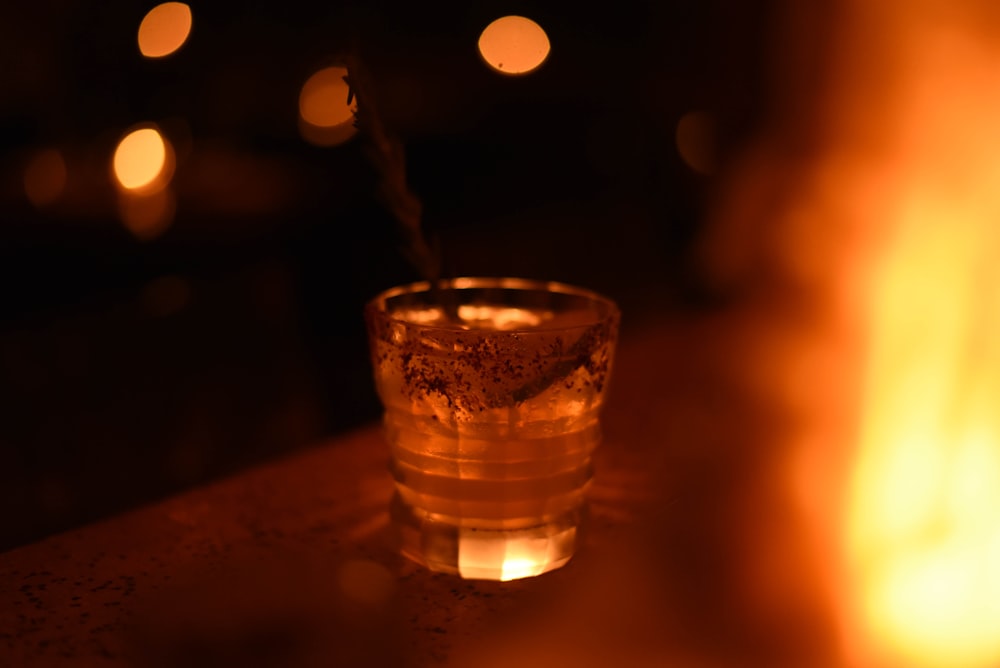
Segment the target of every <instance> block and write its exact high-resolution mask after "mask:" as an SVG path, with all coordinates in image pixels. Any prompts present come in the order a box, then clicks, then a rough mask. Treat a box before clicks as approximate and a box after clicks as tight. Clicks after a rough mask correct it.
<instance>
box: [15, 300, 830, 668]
mask: <svg viewBox="0 0 1000 668" xmlns="http://www.w3.org/2000/svg"><path fill="white" fill-rule="evenodd" d="M761 322H762V321H761V319H760V318H759V317H756V316H754V317H753V318H747V317H744V316H740V315H735V316H733V315H726V316H718V315H713V316H708V317H704V318H700V319H699V318H688V319H685V320H672V319H669V318H664V319H662V320H655V319H654V320H651V321H648V322H643V323H640V324H633V325H631V326H627V327H626V328H625V329H624V331H623V336H622V340H621V343H620V347H619V353H618V358H617V360H616V362H615V370H614V376H613V379H612V385H611V388H610V399H609V403H608V405H607V408H606V411H605V413H604V431H605V442H604V444H603V445H602V447H601V448H600V449H599V450H598V453H597V455H596V458H595V466H596V477H595V482H594V485H593V487H592V490H591V510H592V521H591V531H590V532H589V534H588V537H587V541H586V544H585V545H584V547H583V549H582V550H581V551H580V552H579V554H578V555H577V556H576V557H575V558H574V559H573V560H572V561H571V562H570V563H569V564H568V565H566V566H565V567H563V568H561V569H558V570H556V571H554V572H552V573H549V574H546V575H543V576H541V577H537V578H529V579H525V580H518V581H514V582H508V583H496V582H480V581H464V580H461V579H459V578H456V577H452V576H446V575H441V574H432V573H429V572H426V571H424V570H423V569H421V568H419V567H417V566H415V565H414V564H412V563H410V562H409V561H407V560H406V559H404V558H401V557H399V556H398V555H397V554H396V553H395V551H394V550H393V549H392V546H391V544H390V543H389V541H388V538H387V532H386V529H387V524H388V515H387V512H386V508H387V502H388V499H389V495H390V492H391V481H390V479H389V477H388V473H387V471H386V468H385V458H386V450H385V446H384V444H383V442H382V436H381V432H380V429H379V427H378V425H370V426H366V427H364V428H361V429H358V430H355V431H352V432H349V433H346V434H343V435H340V436H338V437H336V438H334V439H332V440H331V441H329V442H326V443H318V444H316V445H315V446H314V447H311V448H308V449H306V450H304V451H301V452H298V453H296V454H293V455H291V456H289V457H286V458H284V459H280V460H277V461H272V462H270V463H267V464H266V465H263V466H260V467H257V468H254V469H252V470H249V471H246V472H243V473H240V474H237V475H235V476H233V477H230V478H227V479H224V480H221V481H217V482H215V483H212V484H210V485H206V486H203V487H200V488H197V489H194V490H191V491H189V492H186V493H183V494H181V495H179V496H176V497H174V498H170V499H168V500H165V501H163V502H159V503H156V504H153V505H150V506H146V507H142V508H138V509H135V510H133V511H130V512H128V513H125V514H122V515H120V516H117V517H113V518H111V519H108V520H106V521H102V522H99V523H96V524H93V525H89V526H85V527H82V528H80V529H77V530H73V531H69V532H67V533H63V534H59V535H56V536H52V537H50V538H47V539H45V540H42V541H40V542H36V543H33V544H30V545H26V546H23V547H19V548H16V549H13V550H11V551H8V552H6V553H3V554H0V666H19V667H24V668H28V667H31V666H62V665H65V666H202V665H204V666H220V665H240V666H272V665H273V666H320V665H322V666H331V665H345V666H346V665H350V666H414V667H422V666H469V665H476V666H493V665H496V666H500V665H502V664H503V665H507V664H510V663H511V662H512V661H516V662H517V663H518V664H520V667H522V668H523V667H525V666H536V665H537V666H542V665H549V666H551V665H572V664H576V665H578V666H585V667H586V666H608V665H630V666H644V665H688V666H703V665H704V666H727V665H732V666H756V665H761V666H765V665H766V666H772V667H773V666H782V665H788V666H805V665H808V666H823V665H834V662H833V660H832V659H829V658H827V657H832V656H833V655H834V654H835V651H834V645H835V643H834V634H833V632H832V624H831V623H830V621H829V616H828V611H827V609H826V606H825V605H823V604H822V603H821V601H822V598H821V595H820V593H818V592H819V590H820V589H821V587H818V586H817V577H816V568H815V564H814V563H813V561H811V560H810V559H809V558H808V555H807V550H806V548H805V547H804V546H805V545H807V542H806V541H804V540H803V539H802V535H803V534H802V532H801V530H800V529H801V526H800V525H801V521H800V519H799V518H798V515H797V510H796V505H795V503H794V502H793V500H792V492H791V491H790V490H789V489H788V486H787V485H786V484H784V479H783V478H781V475H782V474H781V471H782V470H783V469H782V462H783V461H784V453H786V451H787V450H788V445H787V444H788V443H789V442H790V440H792V439H791V437H790V435H789V434H790V429H791V427H790V425H791V424H792V423H793V421H790V420H788V419H786V418H787V415H786V413H787V409H786V408H785V407H782V406H781V405H780V402H776V401H772V400H771V399H769V398H768V397H767V396H766V393H761V392H760V391H759V388H757V387H756V386H755V385H754V383H755V382H757V381H756V380H755V379H759V378H760V377H761V374H760V373H759V372H755V371H753V370H752V369H750V368H749V367H748V362H747V360H750V365H751V366H753V365H757V366H759V365H760V364H763V363H764V362H763V361H762V360H766V359H767V358H766V356H763V357H762V353H761V343H760V342H761V341H773V340H774V337H773V336H771V334H772V332H769V331H767V328H766V327H765V328H762V327H761ZM733 328H736V330H737V331H738V332H739V333H740V336H736V337H734V336H733ZM720 333H723V334H720ZM734 342H735V343H734ZM768 345H771V344H768ZM770 349H772V350H773V349H774V348H773V346H772V347H771V348H770ZM750 353H752V354H750ZM758 371H759V370H758ZM764 375H766V374H764Z"/></svg>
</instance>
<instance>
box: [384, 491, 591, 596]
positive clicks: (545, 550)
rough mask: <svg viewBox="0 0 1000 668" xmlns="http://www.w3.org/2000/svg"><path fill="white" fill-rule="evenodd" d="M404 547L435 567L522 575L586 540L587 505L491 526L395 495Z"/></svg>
mask: <svg viewBox="0 0 1000 668" xmlns="http://www.w3.org/2000/svg"><path fill="white" fill-rule="evenodd" d="M391 514H392V524H393V529H394V533H395V538H396V540H397V542H398V545H399V549H400V551H401V552H402V553H403V555H405V556H406V557H408V558H410V559H412V560H413V561H415V562H417V563H418V564H421V565H422V566H424V567H426V568H428V569H429V570H432V571H435V572H439V573H449V574H452V575H458V576H459V577H461V578H464V579H469V580H500V581H507V580H517V579H519V578H526V577H532V576H535V575H541V574H542V573H547V572H549V571H552V570H555V569H557V568H560V567H562V566H564V565H566V563H568V562H569V560H570V559H571V558H572V557H573V554H574V553H575V552H576V550H577V548H578V546H579V545H580V544H581V538H582V530H581V529H582V525H583V515H584V512H583V508H580V509H576V510H574V511H571V512H569V513H564V514H563V515H561V516H559V517H558V518H555V519H552V520H548V519H547V521H545V522H544V523H541V524H535V525H531V526H518V527H517V528H502V527H497V526H496V524H497V523H496V522H490V523H489V524H488V525H486V526H481V525H476V524H474V521H472V522H470V521H468V520H464V521H462V523H459V522H457V521H456V520H455V518H448V517H442V516H434V515H432V514H430V513H427V512H424V511H421V510H420V509H419V508H414V507H412V506H408V505H406V504H404V503H403V502H402V501H401V500H400V498H399V496H398V495H397V496H396V497H394V498H393V501H392V512H391Z"/></svg>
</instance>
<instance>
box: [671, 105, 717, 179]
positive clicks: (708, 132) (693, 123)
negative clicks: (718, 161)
mask: <svg viewBox="0 0 1000 668" xmlns="http://www.w3.org/2000/svg"><path fill="white" fill-rule="evenodd" d="M675 141H676V142H677V153H678V154H679V155H680V156H681V159H682V160H683V161H684V163H685V164H686V165H687V166H688V167H690V168H691V169H692V170H694V171H696V172H698V173H699V174H711V173H712V172H713V171H715V124H714V122H713V119H712V117H711V115H709V114H708V113H706V112H703V111H690V112H688V113H686V114H684V115H683V116H681V118H680V120H678V121H677V132H676V134H675Z"/></svg>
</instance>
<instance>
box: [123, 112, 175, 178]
mask: <svg viewBox="0 0 1000 668" xmlns="http://www.w3.org/2000/svg"><path fill="white" fill-rule="evenodd" d="M171 158H172V151H171V150H170V146H169V144H168V143H167V141H166V140H165V139H164V138H163V135H161V134H160V132H159V130H157V129H156V128H153V127H144V128H139V129H137V130H133V131H132V132H130V133H128V134H127V135H125V137H123V138H122V140H121V141H120V142H118V147H117V148H116V149H115V155H114V159H113V161H112V168H113V172H114V176H115V179H116V181H117V183H118V184H119V185H120V186H121V187H122V188H125V189H126V190H156V189H158V188H162V187H163V186H164V185H166V182H167V181H169V179H170V176H171V174H170V171H171V170H170V168H171Z"/></svg>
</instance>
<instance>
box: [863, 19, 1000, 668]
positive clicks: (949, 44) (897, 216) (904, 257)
mask: <svg viewBox="0 0 1000 668" xmlns="http://www.w3.org/2000/svg"><path fill="white" fill-rule="evenodd" d="M932 4H933V3H932ZM904 11H909V6H907V7H906V9H905V10H904ZM923 18H925V19H926V18H927V17H923ZM977 33H979V31H978V30H976V31H973V30H968V31H962V30H956V26H948V27H947V28H942V27H941V26H940V25H938V22H937V20H936V19H935V20H933V21H930V22H928V23H927V24H923V23H916V24H910V25H909V26H908V28H907V30H906V31H904V30H903V29H902V28H900V29H899V32H898V33H897V34H896V35H894V36H895V37H896V38H898V40H899V46H898V47H897V48H899V49H900V52H901V53H904V54H905V56H906V60H905V62H906V63H907V65H906V67H905V68H903V69H902V70H901V71H899V72H897V73H896V78H897V79H898V81H897V84H898V85H897V86H896V87H895V88H894V90H895V91H896V92H895V94H896V95H898V96H899V97H898V99H897V100H896V102H897V104H895V105H893V106H892V109H893V111H894V114H895V115H896V118H895V129H894V132H895V133H896V135H895V140H896V141H895V142H894V144H893V146H894V148H893V149H892V155H891V157H890V162H891V169H892V170H893V173H894V175H895V183H896V186H895V187H894V189H893V190H891V191H889V192H887V193H885V195H884V196H885V197H886V198H887V199H889V200H890V201H891V202H892V203H893V205H892V207H891V208H892V210H893V217H892V219H891V220H890V221H886V222H888V223H889V224H890V236H889V238H888V244H887V245H886V247H885V249H884V251H883V254H882V256H881V258H880V260H879V261H878V262H877V263H876V265H875V271H874V274H873V282H872V286H871V293H870V308H869V317H870V323H871V327H870V344H869V355H868V363H867V367H866V371H865V383H864V393H863V406H862V422H861V430H860V441H859V450H858V454H857V459H856V461H855V464H854V471H853V475H852V477H851V479H850V481H849V486H848V489H847V491H848V500H847V514H846V525H845V537H844V540H845V546H846V558H847V562H846V563H847V568H848V573H849V578H850V582H851V584H850V591H851V592H852V593H851V600H850V601H849V602H848V615H847V617H848V618H849V619H851V620H853V625H854V627H856V628H854V629H853V630H849V633H851V634H853V636H854V637H853V638H851V639H850V640H849V642H850V643H851V644H853V645H855V647H854V649H853V650H852V652H853V655H854V658H855V661H856V662H857V663H859V664H860V665H864V666H871V665H874V666H908V667H912V668H931V667H933V668H945V667H948V668H989V667H991V666H996V665H998V664H1000V411H998V410H997V407H998V405H1000V273H998V272H1000V269H998V262H997V261H998V259H1000V225H998V222H997V221H1000V127H998V126H997V123H996V118H998V117H1000V86H998V82H1000V78H998V76H997V73H998V72H1000V35H996V36H994V37H995V39H993V40H992V43H991V42H990V41H989V40H983V39H982V33H979V34H977Z"/></svg>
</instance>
